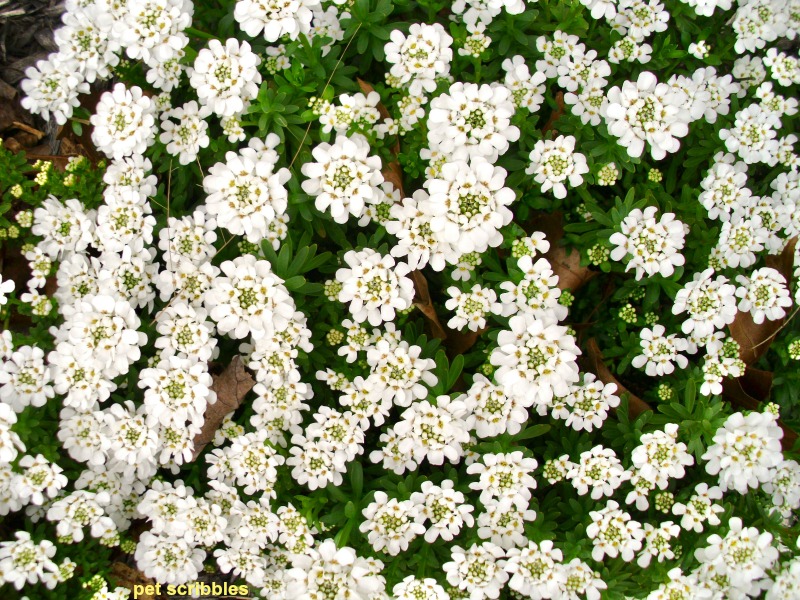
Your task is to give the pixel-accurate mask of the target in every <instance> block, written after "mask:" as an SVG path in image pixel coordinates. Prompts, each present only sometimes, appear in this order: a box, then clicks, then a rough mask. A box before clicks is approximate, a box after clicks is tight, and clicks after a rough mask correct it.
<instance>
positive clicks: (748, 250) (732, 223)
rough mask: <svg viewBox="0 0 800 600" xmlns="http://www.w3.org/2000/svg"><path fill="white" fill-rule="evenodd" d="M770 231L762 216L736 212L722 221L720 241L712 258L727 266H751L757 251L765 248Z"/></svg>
mask: <svg viewBox="0 0 800 600" xmlns="http://www.w3.org/2000/svg"><path fill="white" fill-rule="evenodd" d="M768 236H769V233H768V232H767V229H766V228H765V227H764V225H763V221H762V220H761V216H760V215H758V214H753V215H752V216H747V215H745V214H743V213H740V212H734V213H733V214H732V215H731V218H730V220H729V221H725V222H724V223H722V228H721V231H720V233H719V241H718V242H717V245H716V246H715V247H714V248H713V249H712V254H711V256H712V259H716V260H718V261H719V264H720V265H722V266H725V267H749V266H752V265H753V264H755V262H756V255H757V253H759V252H761V251H762V250H763V249H764V243H765V242H766V241H767V238H768Z"/></svg>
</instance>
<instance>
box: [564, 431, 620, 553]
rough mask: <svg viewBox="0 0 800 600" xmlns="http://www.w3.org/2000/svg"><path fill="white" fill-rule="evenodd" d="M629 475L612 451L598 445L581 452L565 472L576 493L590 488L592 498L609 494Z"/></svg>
mask: <svg viewBox="0 0 800 600" xmlns="http://www.w3.org/2000/svg"><path fill="white" fill-rule="evenodd" d="M630 477H631V474H630V472H629V471H626V470H625V469H624V468H623V466H622V463H621V462H620V461H619V459H618V458H617V455H616V454H615V453H614V451H613V450H612V449H611V448H604V447H603V446H599V445H598V446H595V447H594V448H592V449H591V450H587V451H586V452H581V456H580V460H579V461H578V463H577V464H572V465H571V467H570V469H569V471H568V472H567V478H568V479H569V480H570V482H571V483H572V486H573V487H574V488H575V489H576V490H578V494H580V495H581V496H584V495H586V494H587V493H588V492H589V489H590V488H591V492H592V493H591V497H592V500H599V499H600V498H602V497H603V496H611V495H612V494H613V493H614V490H616V489H617V488H618V487H619V486H621V485H622V483H623V482H625V481H627V480H629V479H630ZM596 560H598V559H596Z"/></svg>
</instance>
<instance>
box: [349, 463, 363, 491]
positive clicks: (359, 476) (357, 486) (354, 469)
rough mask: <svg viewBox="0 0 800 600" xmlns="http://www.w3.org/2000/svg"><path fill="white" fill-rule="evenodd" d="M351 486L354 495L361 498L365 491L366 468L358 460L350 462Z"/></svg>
mask: <svg viewBox="0 0 800 600" xmlns="http://www.w3.org/2000/svg"><path fill="white" fill-rule="evenodd" d="M350 486H351V487H352V488H353V495H354V496H355V497H356V498H360V497H361V492H363V491H364V470H363V469H362V468H361V463H360V462H358V461H357V460H354V461H352V462H351V463H350Z"/></svg>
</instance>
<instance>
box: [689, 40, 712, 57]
mask: <svg viewBox="0 0 800 600" xmlns="http://www.w3.org/2000/svg"><path fill="white" fill-rule="evenodd" d="M710 51H711V49H710V48H709V47H708V44H706V41H705V40H700V41H699V42H692V43H691V44H689V49H688V50H687V52H688V53H689V54H691V55H692V56H694V57H695V58H697V59H699V60H705V58H706V57H707V56H708V53H709V52H710Z"/></svg>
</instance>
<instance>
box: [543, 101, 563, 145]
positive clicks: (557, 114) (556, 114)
mask: <svg viewBox="0 0 800 600" xmlns="http://www.w3.org/2000/svg"><path fill="white" fill-rule="evenodd" d="M565 109H566V107H565V106H564V92H561V91H559V92H558V93H556V108H555V110H553V112H552V113H550V118H549V119H547V123H545V124H544V127H542V136H543V137H544V136H546V135H547V133H548V132H549V131H553V133H558V132H557V131H555V123H556V121H558V119H559V118H561V115H563V114H564V111H565Z"/></svg>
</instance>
